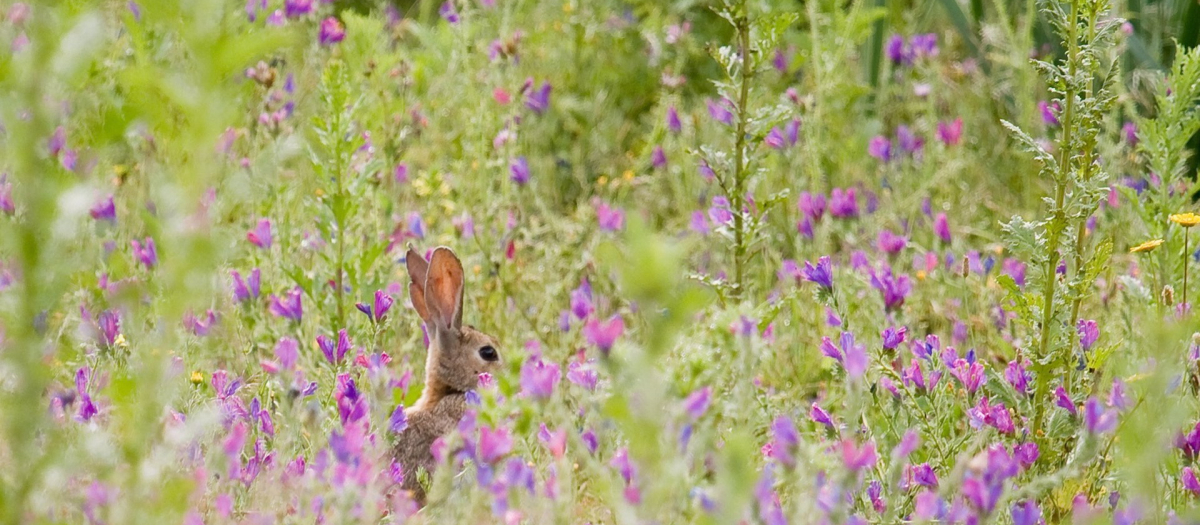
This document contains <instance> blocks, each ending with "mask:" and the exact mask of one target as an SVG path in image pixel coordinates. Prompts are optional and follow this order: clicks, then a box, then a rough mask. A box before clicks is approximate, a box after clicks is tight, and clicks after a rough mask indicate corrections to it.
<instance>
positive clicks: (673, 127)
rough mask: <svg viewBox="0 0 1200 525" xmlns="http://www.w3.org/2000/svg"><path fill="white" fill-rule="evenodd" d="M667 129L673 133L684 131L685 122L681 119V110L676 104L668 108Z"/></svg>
mask: <svg viewBox="0 0 1200 525" xmlns="http://www.w3.org/2000/svg"><path fill="white" fill-rule="evenodd" d="M667 130H669V131H670V132H671V133H679V132H680V131H683V122H682V121H680V120H679V111H678V110H676V109H675V106H671V107H669V108H667Z"/></svg>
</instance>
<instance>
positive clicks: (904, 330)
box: [881, 326, 908, 350]
mask: <svg viewBox="0 0 1200 525" xmlns="http://www.w3.org/2000/svg"><path fill="white" fill-rule="evenodd" d="M907 334H908V327H905V326H901V327H900V328H898V329H897V328H896V327H889V328H887V329H886V330H884V331H883V333H882V334H881V337H882V338H883V347H884V348H886V349H888V350H894V349H895V348H896V347H898V346H900V345H901V344H902V343H904V337H905V336H906V335H907Z"/></svg>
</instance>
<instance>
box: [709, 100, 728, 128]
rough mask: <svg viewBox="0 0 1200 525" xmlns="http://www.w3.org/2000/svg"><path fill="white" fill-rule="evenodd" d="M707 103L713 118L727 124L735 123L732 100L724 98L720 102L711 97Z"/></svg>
mask: <svg viewBox="0 0 1200 525" xmlns="http://www.w3.org/2000/svg"><path fill="white" fill-rule="evenodd" d="M705 104H706V105H707V106H708V116H710V117H712V119H713V120H715V121H717V122H720V123H722V124H724V125H726V126H732V125H733V111H732V106H733V103H732V102H730V101H729V100H728V99H724V98H723V99H721V100H720V101H719V102H716V101H713V100H712V99H709V100H707V101H705Z"/></svg>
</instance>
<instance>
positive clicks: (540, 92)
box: [525, 82, 550, 115]
mask: <svg viewBox="0 0 1200 525" xmlns="http://www.w3.org/2000/svg"><path fill="white" fill-rule="evenodd" d="M525 107H527V108H529V110H530V111H532V112H534V113H535V114H538V115H541V114H542V113H544V112H545V111H546V110H547V109H549V108H550V83H549V82H542V86H541V87H540V88H538V89H537V90H535V91H532V92H530V93H529V95H527V96H526V97H525Z"/></svg>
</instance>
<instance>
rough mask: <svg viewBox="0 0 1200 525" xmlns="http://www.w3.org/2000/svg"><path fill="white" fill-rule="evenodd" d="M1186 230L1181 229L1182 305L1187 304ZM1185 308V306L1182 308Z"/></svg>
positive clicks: (1188, 230) (1187, 230)
mask: <svg viewBox="0 0 1200 525" xmlns="http://www.w3.org/2000/svg"><path fill="white" fill-rule="evenodd" d="M1190 231H1191V230H1190V229H1188V228H1184V229H1183V304H1184V305H1186V304H1187V274H1188V232H1190ZM1184 308H1187V306H1184Z"/></svg>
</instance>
